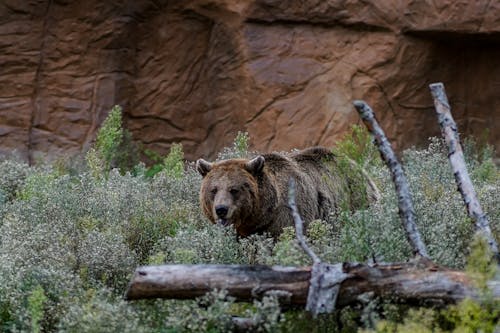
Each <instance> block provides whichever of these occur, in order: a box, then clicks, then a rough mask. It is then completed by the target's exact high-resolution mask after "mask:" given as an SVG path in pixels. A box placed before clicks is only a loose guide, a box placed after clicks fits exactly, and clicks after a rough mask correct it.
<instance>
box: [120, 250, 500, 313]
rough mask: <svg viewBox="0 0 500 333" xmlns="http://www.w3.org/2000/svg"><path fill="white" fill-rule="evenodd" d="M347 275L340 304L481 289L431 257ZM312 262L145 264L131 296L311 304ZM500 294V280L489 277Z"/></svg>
mask: <svg viewBox="0 0 500 333" xmlns="http://www.w3.org/2000/svg"><path fill="white" fill-rule="evenodd" d="M342 265H343V271H344V273H345V274H347V278H346V279H345V280H344V281H343V282H342V283H341V284H340V291H339V294H338V299H337V303H336V307H337V308H341V307H343V306H347V305H351V304H355V303H358V302H360V300H361V299H366V297H381V298H385V299H390V300H392V301H395V302H401V303H406V304H421V305H429V304H437V305H444V304H449V303H455V302H457V301H460V300H463V299H464V298H466V297H470V298H476V297H477V295H478V293H477V291H476V290H475V288H474V286H473V284H472V282H471V281H470V279H469V278H468V277H467V275H466V274H465V273H464V272H460V271H453V270H447V269H443V268H440V267H438V266H435V265H434V264H432V263H431V262H430V261H429V260H427V259H425V258H421V259H420V260H418V261H414V262H409V263H397V264H394V263H392V264H378V265H373V266H370V265H366V264H358V263H344V264H342ZM310 279H311V267H300V268H296V267H280V266H273V267H269V266H245V265H163V266H144V267H139V268H137V270H136V271H135V273H134V276H133V277H132V280H131V282H130V284H129V286H128V289H127V291H126V293H125V299H127V300H136V299H145V298H168V299H192V298H196V297H199V296H202V295H204V294H205V293H207V292H209V291H211V290H213V289H219V290H221V289H225V290H227V292H228V295H229V296H232V297H235V298H236V300H237V301H251V300H253V299H255V298H261V297H263V296H264V295H266V294H269V293H275V294H282V295H288V296H289V297H287V302H288V303H289V304H291V305H300V306H305V305H306V302H307V294H308V289H309V283H310V282H309V281H310ZM489 287H490V288H491V291H492V295H493V297H494V298H496V299H500V281H491V282H490V283H489Z"/></svg>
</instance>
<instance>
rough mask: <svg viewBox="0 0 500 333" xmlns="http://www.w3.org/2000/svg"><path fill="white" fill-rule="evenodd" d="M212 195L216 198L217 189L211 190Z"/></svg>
mask: <svg viewBox="0 0 500 333" xmlns="http://www.w3.org/2000/svg"><path fill="white" fill-rule="evenodd" d="M210 194H211V195H212V197H214V196H215V195H216V194H217V188H216V187H215V188H213V189H211V190H210Z"/></svg>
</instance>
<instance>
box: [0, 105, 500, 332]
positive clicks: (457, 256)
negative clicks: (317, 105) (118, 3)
mask: <svg viewBox="0 0 500 333" xmlns="http://www.w3.org/2000/svg"><path fill="white" fill-rule="evenodd" d="M110 119H114V120H113V121H111V120H110V121H109V122H110V123H109V124H106V126H104V127H103V128H104V129H105V130H106V131H107V132H108V134H106V135H104V134H102V136H100V137H99V139H98V140H97V141H96V146H95V149H96V150H95V151H96V152H97V151H107V152H115V153H116V150H115V148H116V149H118V150H119V148H117V147H118V146H119V145H116V142H111V141H113V140H118V138H119V135H118V134H119V133H120V131H119V130H118V129H117V128H118V125H117V124H119V122H118V121H117V119H118V117H116V112H115V113H114V114H113V115H111V118H110ZM113 124H114V125H113ZM108 125H109V126H108ZM104 129H102V130H103V131H104ZM356 131H358V132H356ZM360 131H361V130H360V129H358V130H355V133H354V134H353V135H352V136H351V137H348V140H350V143H340V144H339V146H338V147H339V148H338V149H340V150H341V151H344V152H345V155H347V156H349V158H350V159H351V160H354V161H356V163H358V164H359V165H360V166H363V168H364V169H365V171H366V172H367V173H368V174H369V175H370V177H372V179H373V181H374V182H376V184H377V186H379V189H380V192H381V198H380V200H379V201H377V202H375V203H373V204H372V205H370V206H369V207H367V208H366V209H363V210H358V211H355V212H351V211H348V210H345V211H340V212H332V217H331V219H330V220H329V221H313V222H312V223H311V224H310V225H309V227H308V229H307V232H306V234H307V235H306V236H307V240H308V243H309V244H310V245H311V247H312V248H313V250H314V251H315V252H316V253H317V254H318V256H320V258H321V259H322V260H324V261H326V262H332V263H336V262H340V261H361V262H363V261H367V260H373V259H375V260H384V261H399V260H403V261H404V260H406V259H408V258H410V257H411V251H410V249H409V246H408V244H407V240H406V237H405V235H404V233H403V231H402V227H401V223H400V221H399V216H398V214H397V206H396V198H395V194H394V187H393V184H392V182H391V181H390V176H389V174H388V172H387V170H386V169H385V168H384V167H382V165H381V164H380V161H377V155H376V154H374V152H373V148H371V146H369V144H368V143H369V137H367V136H366V134H363V133H362V132H360ZM97 142H99V144H97ZM356 142H357V143H356ZM357 145H361V146H360V147H358V146H357ZM471 149H472V148H471ZM469 150H470V149H469V148H467V150H466V152H467V151H469ZM472 151H473V150H472ZM115 153H109V154H107V153H106V154H105V153H99V154H101V155H99V154H96V155H92V154H90V155H87V161H88V163H89V168H88V169H85V168H81V169H77V168H65V167H60V166H57V165H56V166H37V167H30V166H28V165H26V164H23V163H20V162H15V161H14V160H5V161H2V162H0V171H1V172H0V193H2V196H3V199H2V200H0V263H1V264H0V331H5V332H17V331H43V332H55V331H61V332H184V331H192V330H199V331H202V332H203V331H205V332H222V331H231V330H233V329H234V327H233V326H232V321H231V316H233V315H235V316H246V317H249V318H252V319H253V320H254V321H255V322H256V323H257V324H258V327H257V328H256V330H257V331H268V332H272V331H294V332H304V331H311V332H322V331H353V330H356V329H359V328H360V327H365V328H370V327H371V328H372V329H379V330H381V331H391V332H392V331H394V330H395V329H404V326H403V324H404V325H406V324H405V323H407V324H408V325H410V326H408V327H410V328H411V327H413V326H411V325H414V324H415V323H418V321H422V320H421V318H422V316H424V315H425V316H427V315H428V316H430V319H429V320H426V321H425V322H423V321H422V322H421V324H422V325H421V326H423V327H424V328H425V329H430V330H435V331H438V330H439V329H443V330H444V329H448V328H450V329H451V328H457V329H458V328H461V327H466V326H467V325H468V326H467V327H476V328H477V329H484V330H486V331H487V329H490V328H491V327H494V325H495V321H496V322H498V316H497V317H495V312H494V309H495V306H497V304H496V303H494V302H490V301H488V298H487V293H485V296H484V299H483V300H480V301H479V302H476V303H467V302H465V303H463V304H461V305H458V307H457V308H450V309H449V312H443V311H435V312H432V313H430V312H427V310H412V311H411V312H408V309H407V308H403V307H401V306H396V305H391V304H385V303H382V302H378V303H377V302H376V301H374V302H369V303H367V304H364V303H363V304H360V305H359V306H356V307H353V308H346V309H342V310H340V311H337V312H335V313H333V314H330V315H327V316H321V317H320V318H318V319H316V320H313V319H312V318H310V316H309V315H308V314H306V313H304V312H303V311H301V310H298V309H295V310H293V311H290V312H286V313H284V312H283V311H282V310H281V309H280V308H279V306H278V302H277V300H276V299H275V298H273V297H270V298H265V299H263V300H262V301H260V302H255V303H254V304H247V305H241V304H235V303H234V301H233V300H232V299H230V298H228V297H227V295H226V294H224V292H222V291H218V292H213V293H211V294H209V295H207V296H206V297H203V298H201V299H198V300H192V301H173V300H153V301H140V302H124V301H123V300H122V295H123V292H124V289H125V288H126V285H127V283H128V281H129V279H130V277H131V274H132V273H133V271H134V269H135V267H136V266H138V265H143V264H148V263H154V264H162V263H214V264H269V265H275V264H276V265H309V264H310V263H311V261H310V258H308V257H307V256H306V255H305V254H304V253H303V251H302V250H301V249H300V247H299V246H298V244H297V242H296V240H295V234H294V230H293V228H287V229H286V230H285V231H284V233H283V234H282V236H281V237H280V238H279V239H278V240H277V241H274V240H273V239H271V238H270V237H269V236H267V235H253V236H251V237H248V238H245V239H238V238H237V237H236V234H235V232H234V231H233V230H232V229H224V228H220V227H218V226H216V225H212V224H211V223H210V222H209V221H208V220H206V218H205V217H204V216H203V213H202V212H201V210H200V208H199V203H198V195H199V194H198V193H199V188H200V183H201V177H200V176H199V175H198V173H197V172H196V171H195V169H194V166H193V164H192V163H185V162H184V161H183V157H182V149H181V147H180V146H173V148H172V150H171V152H170V154H169V155H168V156H167V157H166V158H165V159H163V158H162V159H161V163H162V169H161V172H157V173H156V174H154V175H149V176H148V175H146V170H147V168H146V167H144V165H137V166H136V167H135V168H133V171H131V172H126V171H125V172H124V170H122V171H121V172H120V171H119V170H118V169H117V168H115V166H116V165H117V164H116V163H115V162H113V161H116V159H115V158H117V155H116V154H115ZM377 154H378V153H377ZM250 155H251V153H249V152H248V136H247V135H246V134H241V133H240V134H239V135H238V137H237V139H236V142H235V144H234V145H233V146H232V147H231V148H229V149H226V150H224V151H223V153H221V154H220V156H219V158H230V157H245V156H250ZM92 156H94V157H96V160H95V161H94V162H95V163H97V164H96V165H97V166H92V164H91V163H94V162H92V160H91V159H89V157H92ZM104 156H107V157H106V158H104ZM485 156H487V154H486V153H482V154H479V155H478V154H476V155H475V156H472V157H470V156H468V165H469V167H470V172H471V175H472V176H473V180H474V182H475V185H476V191H477V193H478V195H479V198H480V201H481V203H482V204H483V209H484V210H485V211H486V212H487V213H488V216H489V217H490V223H491V228H492V230H493V232H494V234H495V236H496V237H497V239H498V237H499V235H500V205H499V204H498V203H499V202H500V198H499V195H500V177H498V168H497V167H496V166H494V165H492V164H491V163H490V162H491V158H487V157H485ZM402 160H403V162H404V165H405V169H406V174H407V176H408V180H409V183H410V187H411V189H412V193H413V196H414V205H415V211H416V213H417V222H418V225H419V228H420V231H421V233H422V236H423V238H424V241H425V242H426V244H427V245H428V250H429V252H430V254H431V256H432V258H433V259H434V260H436V261H437V262H438V263H441V264H443V265H448V266H452V267H457V268H465V267H466V263H465V259H464V258H466V257H467V255H468V254H469V253H470V252H471V248H472V249H474V248H475V247H477V245H473V246H472V247H471V244H470V242H469V240H470V239H471V238H472V235H473V227H472V223H471V222H470V220H469V219H468V218H467V216H466V212H465V208H464V206H463V204H462V199H461V197H460V195H459V193H458V192H457V191H456V185H455V183H454V180H453V175H452V174H451V172H450V168H449V165H448V162H447V158H446V150H445V149H444V146H443V144H442V142H441V141H440V140H433V141H432V142H431V144H430V145H429V147H428V148H427V149H424V150H415V149H411V150H408V151H406V152H405V153H404V154H403V159H402ZM104 162H106V163H104ZM99 163H102V164H99ZM107 168H109V169H107ZM476 253H477V250H472V256H471V258H474V259H472V261H471V262H474V263H476V266H480V267H490V266H488V265H487V263H488V262H486V263H485V264H484V265H483V264H482V263H484V262H483V261H481V258H483V255H482V254H478V255H477V257H476V256H475V254H476ZM476 270H477V268H476ZM480 271H481V272H484V271H485V270H484V269H482V270H480ZM489 276H491V275H489ZM483 284H484V283H483ZM488 302H490V303H488ZM391 306H392V307H394V309H393V310H391V311H389V310H388V309H390V308H391ZM485 310H487V311H486V312H485ZM485 313H489V314H493V315H490V316H486V315H485ZM406 317H408V319H407V321H405V320H404V318H406ZM380 318H382V319H384V320H383V321H380V320H379V319H380ZM411 318H414V319H415V320H412V319H411ZM459 319H460V320H462V319H463V320H462V321H459ZM473 322H474V323H475V324H474V325H479V324H480V323H484V325H483V326H471V325H472V324H471V323H473ZM421 326H419V327H418V329H421V328H422V327H421ZM412 329H413V328H412ZM414 329H417V328H414Z"/></svg>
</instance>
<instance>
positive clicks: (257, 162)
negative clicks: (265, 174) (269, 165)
mask: <svg viewBox="0 0 500 333" xmlns="http://www.w3.org/2000/svg"><path fill="white" fill-rule="evenodd" d="M265 161H266V160H265V159H264V156H262V155H259V156H257V157H255V158H254V159H251V160H250V161H248V162H247V164H245V169H247V171H248V172H250V173H251V174H253V175H257V174H258V173H260V172H261V171H262V168H263V167H264V162H265Z"/></svg>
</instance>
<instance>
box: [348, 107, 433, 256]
mask: <svg viewBox="0 0 500 333" xmlns="http://www.w3.org/2000/svg"><path fill="white" fill-rule="evenodd" d="M354 107H355V108H356V110H357V111H358V113H359V116H360V117H361V120H362V121H363V123H364V124H365V126H366V128H368V131H370V133H371V134H372V135H373V136H374V137H375V143H376V146H377V148H378V150H379V152H380V156H381V157H382V160H383V161H384V162H385V164H386V165H387V168H389V171H390V172H391V175H392V180H393V182H394V185H395V187H396V193H397V195H398V207H399V216H400V217H401V221H402V222H403V227H404V229H405V233H406V237H407V238H408V241H409V243H410V245H411V247H412V250H413V254H415V255H417V254H418V255H420V256H422V257H426V258H427V257H429V255H428V254H427V249H426V247H425V244H424V242H423V241H422V238H421V237H420V233H419V231H418V228H417V224H416V223H415V211H414V210H413V203H412V200H411V193H410V187H409V185H408V181H407V180H406V176H405V174H404V172H403V168H402V167H401V164H400V163H399V161H398V159H397V157H396V154H394V151H393V150H392V147H391V144H390V142H389V140H388V139H387V137H386V136H385V133H384V131H383V130H382V128H381V127H380V125H379V124H378V122H377V119H376V118H375V114H374V113H373V111H372V109H371V108H370V106H369V105H368V104H366V103H365V102H364V101H355V102H354Z"/></svg>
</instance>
